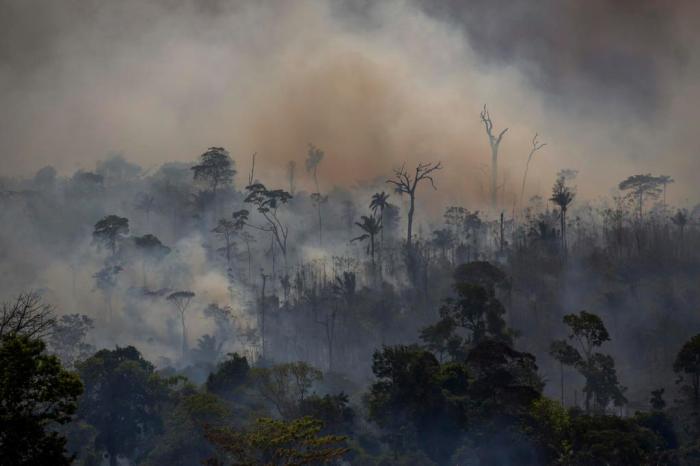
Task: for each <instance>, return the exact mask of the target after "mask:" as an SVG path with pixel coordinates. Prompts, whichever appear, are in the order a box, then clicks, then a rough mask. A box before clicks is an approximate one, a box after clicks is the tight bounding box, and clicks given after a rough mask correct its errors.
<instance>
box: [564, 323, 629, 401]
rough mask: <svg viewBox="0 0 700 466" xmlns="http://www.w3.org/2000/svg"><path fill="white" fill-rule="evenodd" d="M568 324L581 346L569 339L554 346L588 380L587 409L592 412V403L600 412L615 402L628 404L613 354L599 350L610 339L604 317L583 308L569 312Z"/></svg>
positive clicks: (586, 391)
mask: <svg viewBox="0 0 700 466" xmlns="http://www.w3.org/2000/svg"><path fill="white" fill-rule="evenodd" d="M564 323H565V324H566V325H567V326H568V327H569V340H570V341H572V342H574V343H575V345H576V346H577V347H578V348H576V347H574V346H572V345H571V344H569V343H567V342H565V341H558V342H555V343H554V344H553V347H552V349H553V350H555V351H554V356H555V357H556V358H557V359H558V360H559V361H560V362H561V363H562V364H564V365H570V366H573V367H575V368H576V369H577V370H578V371H579V372H580V373H581V375H583V377H584V378H585V379H586V384H585V386H584V388H583V392H584V394H585V395H586V399H585V407H586V412H590V411H591V403H592V402H593V403H594V406H595V408H596V410H597V411H599V412H603V411H604V410H605V409H606V408H607V407H608V405H609V404H610V403H611V402H612V403H613V404H614V405H615V406H622V405H624V404H625V403H626V402H627V399H626V398H625V396H624V392H625V390H626V388H625V387H623V386H622V385H621V384H620V382H619V381H618V379H617V373H616V371H615V361H614V360H613V358H612V357H611V356H609V355H607V354H602V353H599V352H596V351H595V349H596V348H598V347H600V346H601V345H602V344H603V343H605V342H606V341H608V340H610V335H609V334H608V331H607V329H606V328H605V325H604V324H603V321H602V320H601V318H600V317H598V316H597V315H595V314H592V313H590V312H587V311H581V312H579V313H578V314H567V315H565V316H564ZM554 345H556V348H555V346H554Z"/></svg>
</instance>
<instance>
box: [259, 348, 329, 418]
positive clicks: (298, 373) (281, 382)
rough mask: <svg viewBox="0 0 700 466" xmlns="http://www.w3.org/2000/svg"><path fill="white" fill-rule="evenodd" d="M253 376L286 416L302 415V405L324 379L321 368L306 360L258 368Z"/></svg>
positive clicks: (267, 396)
mask: <svg viewBox="0 0 700 466" xmlns="http://www.w3.org/2000/svg"><path fill="white" fill-rule="evenodd" d="M251 375H252V377H253V380H254V381H255V386H256V387H257V389H258V390H259V392H260V395H261V396H262V397H263V398H264V399H265V400H267V401H268V402H270V403H271V404H272V405H273V406H274V407H275V409H276V410H277V412H278V413H279V414H280V416H282V417H283V418H285V419H293V418H295V417H297V416H298V414H299V405H300V404H301V403H302V402H303V401H304V399H305V398H306V397H307V395H309V392H310V390H311V388H312V387H313V386H314V384H315V383H317V382H319V381H321V380H322V379H323V374H322V373H321V371H319V370H318V369H316V368H314V367H312V366H310V365H309V364H307V363H305V362H302V361H299V362H292V363H285V364H278V365H275V366H272V367H259V368H255V369H254V370H253V371H252V373H251Z"/></svg>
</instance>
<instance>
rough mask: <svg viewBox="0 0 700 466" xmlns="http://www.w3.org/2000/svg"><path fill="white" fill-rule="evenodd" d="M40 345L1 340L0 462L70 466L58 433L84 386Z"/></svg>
mask: <svg viewBox="0 0 700 466" xmlns="http://www.w3.org/2000/svg"><path fill="white" fill-rule="evenodd" d="M45 349H46V346H45V344H44V342H43V341H41V340H36V339H32V338H29V337H28V336H27V335H22V334H20V333H14V334H5V335H4V336H3V337H2V339H0V463H2V464H6V465H8V466H9V465H18V466H19V465H27V466H30V465H49V464H50V465H56V466H63V465H66V466H67V465H70V464H72V463H73V458H71V457H69V456H68V455H67V454H66V453H67V452H66V449H65V443H66V439H65V438H64V437H63V436H62V435H61V434H59V433H58V432H57V431H56V428H57V427H59V426H61V425H62V424H66V423H68V422H69V421H70V420H71V417H72V415H73V413H75V410H76V406H77V399H78V396H80V394H81V393H82V391H83V385H82V383H81V382H80V379H79V378H78V376H77V375H76V374H74V373H72V372H68V371H66V370H65V369H64V368H63V367H61V363H60V361H59V359H58V358H57V357H56V356H49V355H47V354H46V351H45Z"/></svg>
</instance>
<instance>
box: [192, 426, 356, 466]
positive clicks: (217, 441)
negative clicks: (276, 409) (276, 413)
mask: <svg viewBox="0 0 700 466" xmlns="http://www.w3.org/2000/svg"><path fill="white" fill-rule="evenodd" d="M322 427H323V426H322V422H321V421H319V420H317V419H313V418H311V417H303V418H300V419H294V420H291V421H281V420H275V419H268V418H260V419H258V420H256V421H255V423H254V424H253V426H251V428H249V429H247V430H235V429H230V428H208V429H207V431H206V437H207V439H208V440H209V441H210V442H211V443H212V444H214V445H215V446H216V448H217V449H218V450H219V451H220V452H221V453H222V456H223V457H224V458H225V459H223V460H221V459H214V458H212V459H210V461H209V462H208V463H206V464H209V465H212V466H213V465H224V464H231V465H235V466H276V465H286V466H302V465H317V464H332V463H334V462H335V461H337V460H339V459H341V458H342V457H343V456H345V455H346V454H347V453H348V448H347V447H346V446H345V437H341V436H336V435H323V436H322V435H319V432H320V431H321V428H322Z"/></svg>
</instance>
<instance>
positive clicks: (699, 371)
mask: <svg viewBox="0 0 700 466" xmlns="http://www.w3.org/2000/svg"><path fill="white" fill-rule="evenodd" d="M673 370H674V371H675V372H676V373H677V374H678V375H679V376H680V380H679V383H683V382H685V383H686V385H684V386H683V387H682V388H683V390H684V391H685V392H686V395H687V396H688V398H689V399H690V401H691V403H692V406H693V409H695V410H697V409H699V408H700V334H698V335H695V336H694V337H693V338H691V339H690V340H688V341H687V342H686V343H685V344H684V345H683V347H682V348H681V350H680V351H679V352H678V355H677V356H676V360H675V361H674V363H673Z"/></svg>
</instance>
